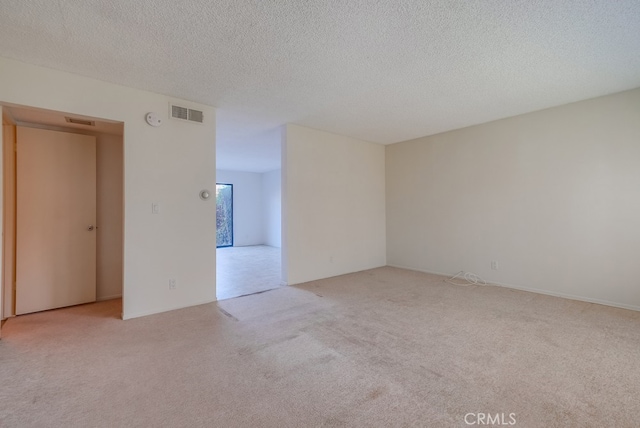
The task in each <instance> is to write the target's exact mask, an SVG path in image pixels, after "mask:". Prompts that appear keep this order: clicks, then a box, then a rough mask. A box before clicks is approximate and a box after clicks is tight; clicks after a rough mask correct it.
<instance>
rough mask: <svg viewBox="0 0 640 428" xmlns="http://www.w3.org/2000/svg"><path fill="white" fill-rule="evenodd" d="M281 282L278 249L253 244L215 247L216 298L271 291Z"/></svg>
mask: <svg viewBox="0 0 640 428" xmlns="http://www.w3.org/2000/svg"><path fill="white" fill-rule="evenodd" d="M281 285H282V264H281V262H280V248H276V247H269V246H267V245H253V246H249V247H226V248H218V249H217V251H216V297H217V299H218V300H223V299H230V298H232V297H238V296H245V295H247V294H253V293H258V292H261V291H266V290H272V289H274V288H277V287H280V286H281Z"/></svg>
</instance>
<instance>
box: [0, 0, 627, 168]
mask: <svg viewBox="0 0 640 428" xmlns="http://www.w3.org/2000/svg"><path fill="white" fill-rule="evenodd" d="M639 23H640V1H638V0H633V1H630V0H616V1H612V0H562V1H559V0H527V1H514V0H493V1H491V0H482V1H473V0H446V1H445V0H409V1H400V0H379V1H365V0H351V1H344V0H325V1H311V0H310V1H298V0H281V1H265V0H256V1H238V0H230V1H220V0H190V1H189V0H186V1H180V2H175V1H168V0H137V1H130V0H108V1H107V0H83V1H77V0H37V1H36V0H2V1H1V2H0V55H1V56H5V57H9V58H15V59H18V60H21V61H25V62H28V63H33V64H38V65H43V66H47V67H51V68H56V69H61V70H66V71H70V72H73V73H78V74H82V75H86V76H91V77H95V78H98V79H102V80H105V81H110V82H115V83H120V84H123V85H127V86H132V87H137V88H141V89H146V90H150V91H154V92H159V93H164V94H167V95H170V96H175V97H180V98H186V99H188V100H193V101H197V102H201V103H204V104H209V105H212V106H215V107H217V108H218V109H219V110H218V159H219V167H222V168H226V169H246V170H253V171H266V170H269V169H273V168H277V167H278V164H279V152H278V145H279V137H278V133H277V132H276V128H277V127H278V126H280V125H282V124H284V123H287V122H292V123H297V124H300V125H305V126H309V127H312V128H317V129H322V130H326V131H331V132H335V133H338V134H342V135H346V136H351V137H356V138H361V139H364V140H369V141H374V142H379V143H384V144H388V143H394V142H398V141H403V140H407V139H411V138H416V137H420V136H424V135H430V134H434V133H439V132H443V131H447V130H451V129H456V128H461V127H465V126H469V125H473V124H477V123H482V122H487V121H490V120H494V119H499V118H503V117H508V116H513V115H517V114H521V113H526V112H529V111H534V110H539V109H542V108H546V107H551V106H555V105H560V104H565V103H568V102H572V101H578V100H582V99H586V98H591V97H595V96H599V95H604V94H608V93H613V92H617V91H621V90H625V89H631V88H635V87H639V86H640V24H639Z"/></svg>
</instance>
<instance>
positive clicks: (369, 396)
mask: <svg viewBox="0 0 640 428" xmlns="http://www.w3.org/2000/svg"><path fill="white" fill-rule="evenodd" d="M385 389H386V388H384V387H378V388H376V389H374V390H373V391H371V392H370V393H369V394H367V400H375V399H376V398H378V397H380V396H381V395H382V394H384V392H385Z"/></svg>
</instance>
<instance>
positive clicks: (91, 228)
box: [87, 224, 93, 232]
mask: <svg viewBox="0 0 640 428" xmlns="http://www.w3.org/2000/svg"><path fill="white" fill-rule="evenodd" d="M87 230H88V231H89V232H91V231H92V230H93V225H92V224H90V225H89V227H88V228H87Z"/></svg>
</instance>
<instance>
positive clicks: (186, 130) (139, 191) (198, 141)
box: [0, 58, 216, 318]
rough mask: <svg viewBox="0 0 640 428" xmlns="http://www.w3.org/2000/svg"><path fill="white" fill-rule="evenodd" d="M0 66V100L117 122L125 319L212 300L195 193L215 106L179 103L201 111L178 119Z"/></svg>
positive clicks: (211, 245) (141, 102)
mask: <svg viewBox="0 0 640 428" xmlns="http://www.w3.org/2000/svg"><path fill="white" fill-rule="evenodd" d="M0 70H1V74H0V102H4V103H13V104H19V105H25V106H33V107H40V108H45V109H50V110H56V111H62V112H68V113H75V114H81V115H86V116H93V117H97V118H102V119H108V120H114V121H119V122H124V129H125V131H124V162H125V163H124V175H125V184H124V199H125V201H124V210H125V221H124V236H125V238H124V290H123V294H124V296H123V297H124V305H123V306H124V307H123V311H124V315H123V316H124V318H132V317H137V316H141V315H146V314H151V313H156V312H162V311H166V310H171V309H176V308H180V307H185V306H191V305H196V304H199V303H205V302H210V301H213V300H215V295H216V294H215V277H216V275H215V203H214V201H213V200H210V201H206V202H204V201H201V200H200V198H199V197H198V195H199V192H200V190H202V189H205V188H208V189H211V190H213V188H214V186H215V111H214V109H213V108H211V107H207V106H202V105H198V104H194V103H189V102H186V101H180V102H181V104H182V105H185V106H186V107H193V108H198V109H201V110H203V111H204V115H205V123H204V124H202V125H199V124H193V123H185V122H181V121H177V120H170V119H168V118H167V112H168V104H169V102H170V101H171V98H169V97H166V96H164V95H159V94H154V93H150V92H145V91H140V90H136V89H132V88H127V87H124V86H119V85H114V84H110V83H106V82H102V81H98V80H94V79H89V78H86V77H82V76H78V75H73V74H70V73H65V72H61V71H55V70H51V69H46V68H42V67H37V66H32V65H27V64H24V63H21V62H17V61H13V60H9V59H4V58H0ZM150 111H154V112H157V113H159V114H160V115H161V116H162V117H165V118H167V119H166V120H164V121H163V122H164V123H163V125H162V126H161V127H159V128H153V127H151V126H149V125H147V124H146V123H145V120H144V117H145V114H146V113H147V112H150ZM153 202H157V203H159V205H160V213H159V214H152V213H151V204H152V203H153ZM170 278H175V279H176V281H177V288H176V289H175V290H169V287H168V283H169V279H170Z"/></svg>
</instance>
